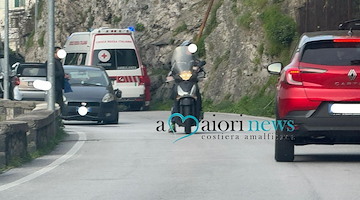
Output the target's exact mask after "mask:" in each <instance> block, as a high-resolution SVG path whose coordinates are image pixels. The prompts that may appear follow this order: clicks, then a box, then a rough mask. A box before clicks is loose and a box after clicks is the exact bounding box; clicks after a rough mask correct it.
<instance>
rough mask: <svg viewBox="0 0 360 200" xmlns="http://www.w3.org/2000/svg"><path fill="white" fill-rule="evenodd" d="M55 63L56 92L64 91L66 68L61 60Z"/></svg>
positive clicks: (55, 60)
mask: <svg viewBox="0 0 360 200" xmlns="http://www.w3.org/2000/svg"><path fill="white" fill-rule="evenodd" d="M54 63H55V91H60V90H62V89H64V79H65V78H64V76H65V72H64V68H63V65H62V63H61V60H60V59H56V58H55V59H54Z"/></svg>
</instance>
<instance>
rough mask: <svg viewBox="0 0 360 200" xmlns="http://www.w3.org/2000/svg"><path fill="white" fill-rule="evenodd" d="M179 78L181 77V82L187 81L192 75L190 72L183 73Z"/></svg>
mask: <svg viewBox="0 0 360 200" xmlns="http://www.w3.org/2000/svg"><path fill="white" fill-rule="evenodd" d="M179 76H180V77H181V79H182V80H184V81H188V80H189V79H190V78H191V76H192V73H191V71H183V72H181V73H180V75H179Z"/></svg>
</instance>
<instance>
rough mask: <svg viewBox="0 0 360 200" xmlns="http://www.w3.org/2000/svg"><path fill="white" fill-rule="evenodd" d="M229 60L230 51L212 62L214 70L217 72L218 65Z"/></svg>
mask: <svg viewBox="0 0 360 200" xmlns="http://www.w3.org/2000/svg"><path fill="white" fill-rule="evenodd" d="M229 58H230V50H227V51H226V52H225V54H224V55H222V56H221V57H217V58H216V59H215V62H214V70H217V69H218V67H219V66H220V64H221V63H222V62H224V61H228V60H229Z"/></svg>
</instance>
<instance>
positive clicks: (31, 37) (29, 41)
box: [25, 30, 35, 50]
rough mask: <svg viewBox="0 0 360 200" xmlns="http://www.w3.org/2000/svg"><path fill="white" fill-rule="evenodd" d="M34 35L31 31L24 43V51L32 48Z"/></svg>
mask: <svg viewBox="0 0 360 200" xmlns="http://www.w3.org/2000/svg"><path fill="white" fill-rule="evenodd" d="M34 35H35V31H34V30H33V31H32V32H31V33H30V35H29V37H28V38H27V40H26V42H25V50H28V49H29V48H31V47H33V46H34Z"/></svg>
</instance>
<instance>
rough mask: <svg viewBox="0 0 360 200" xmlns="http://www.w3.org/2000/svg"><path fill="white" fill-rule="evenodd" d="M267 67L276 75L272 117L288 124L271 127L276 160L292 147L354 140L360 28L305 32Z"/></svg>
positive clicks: (359, 96)
mask: <svg viewBox="0 0 360 200" xmlns="http://www.w3.org/2000/svg"><path fill="white" fill-rule="evenodd" d="M268 71H269V73H271V74H277V75H280V77H279V80H278V83H277V95H276V118H277V120H281V121H289V120H290V121H291V122H292V123H291V127H283V128H279V129H278V130H276V137H277V138H276V142H275V159H276V160H277V161H280V162H291V161H293V160H294V145H306V144H360V77H359V76H360V31H356V30H351V29H350V31H349V30H337V31H325V32H312V33H305V34H303V35H302V37H301V39H300V42H299V44H298V46H297V48H296V50H295V52H294V55H293V57H292V60H291V63H290V64H288V65H287V66H285V67H283V66H282V64H281V63H273V64H271V65H269V66H268ZM281 121H280V122H281Z"/></svg>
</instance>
